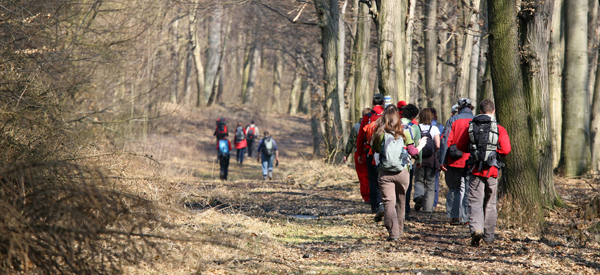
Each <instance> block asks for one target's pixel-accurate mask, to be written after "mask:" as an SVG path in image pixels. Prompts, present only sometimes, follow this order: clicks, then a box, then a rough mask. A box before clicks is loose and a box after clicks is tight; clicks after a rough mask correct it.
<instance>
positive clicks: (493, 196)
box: [456, 99, 511, 246]
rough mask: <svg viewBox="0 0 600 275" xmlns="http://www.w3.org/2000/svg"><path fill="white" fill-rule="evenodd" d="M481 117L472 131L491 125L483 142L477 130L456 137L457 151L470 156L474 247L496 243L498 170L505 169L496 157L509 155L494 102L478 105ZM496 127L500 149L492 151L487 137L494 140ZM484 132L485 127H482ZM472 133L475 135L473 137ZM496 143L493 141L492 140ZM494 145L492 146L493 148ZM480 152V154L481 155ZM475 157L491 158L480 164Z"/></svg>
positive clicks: (470, 220) (470, 225) (472, 124)
mask: <svg viewBox="0 0 600 275" xmlns="http://www.w3.org/2000/svg"><path fill="white" fill-rule="evenodd" d="M479 110H480V111H481V115H478V116H476V117H475V118H473V122H471V126H470V127H472V128H475V127H480V126H477V125H485V124H488V125H490V126H489V127H490V130H489V132H484V134H480V135H481V136H483V135H485V140H486V141H487V142H483V143H486V144H483V143H482V142H481V140H483V139H479V138H478V136H479V135H477V134H476V132H478V131H475V130H470V129H472V128H470V129H467V130H466V131H463V132H461V133H460V134H459V135H458V136H457V141H456V147H457V148H458V149H459V150H460V151H462V152H465V153H466V152H470V153H471V154H470V159H469V162H468V163H469V192H468V193H467V196H468V200H469V231H470V232H471V245H472V246H478V245H479V242H480V240H481V239H482V238H483V240H484V241H485V242H486V243H491V242H493V241H494V239H495V236H494V232H495V229H496V220H497V218H498V212H497V209H496V201H497V195H498V194H497V191H498V168H499V167H502V164H501V163H500V162H499V160H498V157H497V156H501V157H505V156H506V155H508V153H510V150H511V146H510V139H509V137H508V133H507V132H506V129H504V127H502V126H500V125H498V124H497V123H496V118H495V115H496V109H495V108H494V102H492V101H491V100H489V99H486V100H483V101H481V103H479ZM493 125H497V145H496V150H495V151H492V152H489V151H491V150H490V149H489V147H490V144H491V143H490V142H489V141H488V137H489V136H492V134H490V132H492V133H493V132H495V130H494V127H493ZM481 129H483V127H481ZM471 133H474V134H473V135H472V136H473V137H470V136H471ZM492 140H493V139H492ZM492 145H493V144H492ZM478 152H479V153H478ZM476 155H479V156H481V155H489V157H488V160H487V161H485V163H484V161H481V158H480V159H479V161H478V160H477V157H476Z"/></svg>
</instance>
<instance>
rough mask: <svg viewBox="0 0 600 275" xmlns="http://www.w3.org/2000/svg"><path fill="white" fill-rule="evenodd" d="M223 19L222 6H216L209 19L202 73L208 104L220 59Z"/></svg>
mask: <svg viewBox="0 0 600 275" xmlns="http://www.w3.org/2000/svg"><path fill="white" fill-rule="evenodd" d="M222 19H223V6H221V5H217V6H216V7H215V8H214V9H213V10H212V13H211V15H210V18H209V23H208V26H209V29H208V57H207V59H208V60H207V63H206V71H205V72H204V96H205V99H204V100H205V101H206V102H208V100H209V98H210V95H211V93H212V91H213V86H214V85H215V81H217V71H218V69H219V60H220V57H221V52H220V50H221V21H222Z"/></svg>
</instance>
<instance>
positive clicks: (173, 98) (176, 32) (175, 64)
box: [169, 11, 179, 104]
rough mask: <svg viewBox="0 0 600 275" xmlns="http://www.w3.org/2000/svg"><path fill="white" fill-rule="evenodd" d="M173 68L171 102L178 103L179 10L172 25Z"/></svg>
mask: <svg viewBox="0 0 600 275" xmlns="http://www.w3.org/2000/svg"><path fill="white" fill-rule="evenodd" d="M171 33H172V39H173V40H172V42H171V66H172V67H171V68H172V69H173V82H172V84H171V93H170V95H169V99H170V101H171V103H175V104H177V97H178V92H179V89H178V88H179V11H177V12H175V19H174V21H173V24H172V25H171Z"/></svg>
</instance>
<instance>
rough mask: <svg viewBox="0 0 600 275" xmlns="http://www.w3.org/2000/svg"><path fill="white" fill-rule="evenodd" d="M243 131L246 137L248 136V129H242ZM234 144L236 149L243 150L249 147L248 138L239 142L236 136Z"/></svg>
mask: <svg viewBox="0 0 600 275" xmlns="http://www.w3.org/2000/svg"><path fill="white" fill-rule="evenodd" d="M242 131H244V137H245V136H246V129H244V127H242ZM233 143H234V144H235V149H242V148H246V146H248V141H246V138H244V139H242V140H241V141H237V140H236V138H235V135H234V138H233Z"/></svg>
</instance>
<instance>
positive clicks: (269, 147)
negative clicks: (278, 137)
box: [256, 131, 279, 180]
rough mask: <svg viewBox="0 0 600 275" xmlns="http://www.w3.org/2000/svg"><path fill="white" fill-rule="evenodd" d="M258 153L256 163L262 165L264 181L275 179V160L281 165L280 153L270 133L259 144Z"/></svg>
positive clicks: (266, 133) (266, 132)
mask: <svg viewBox="0 0 600 275" xmlns="http://www.w3.org/2000/svg"><path fill="white" fill-rule="evenodd" d="M256 151H257V153H258V157H257V158H256V161H259V162H260V163H261V164H262V174H263V180H266V179H267V178H268V179H269V180H270V179H273V160H274V159H275V161H276V163H279V151H278V150H277V143H276V142H275V140H274V139H273V138H272V137H271V134H270V133H269V132H268V131H265V137H264V138H263V139H261V140H260V141H259V142H258V148H256Z"/></svg>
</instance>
